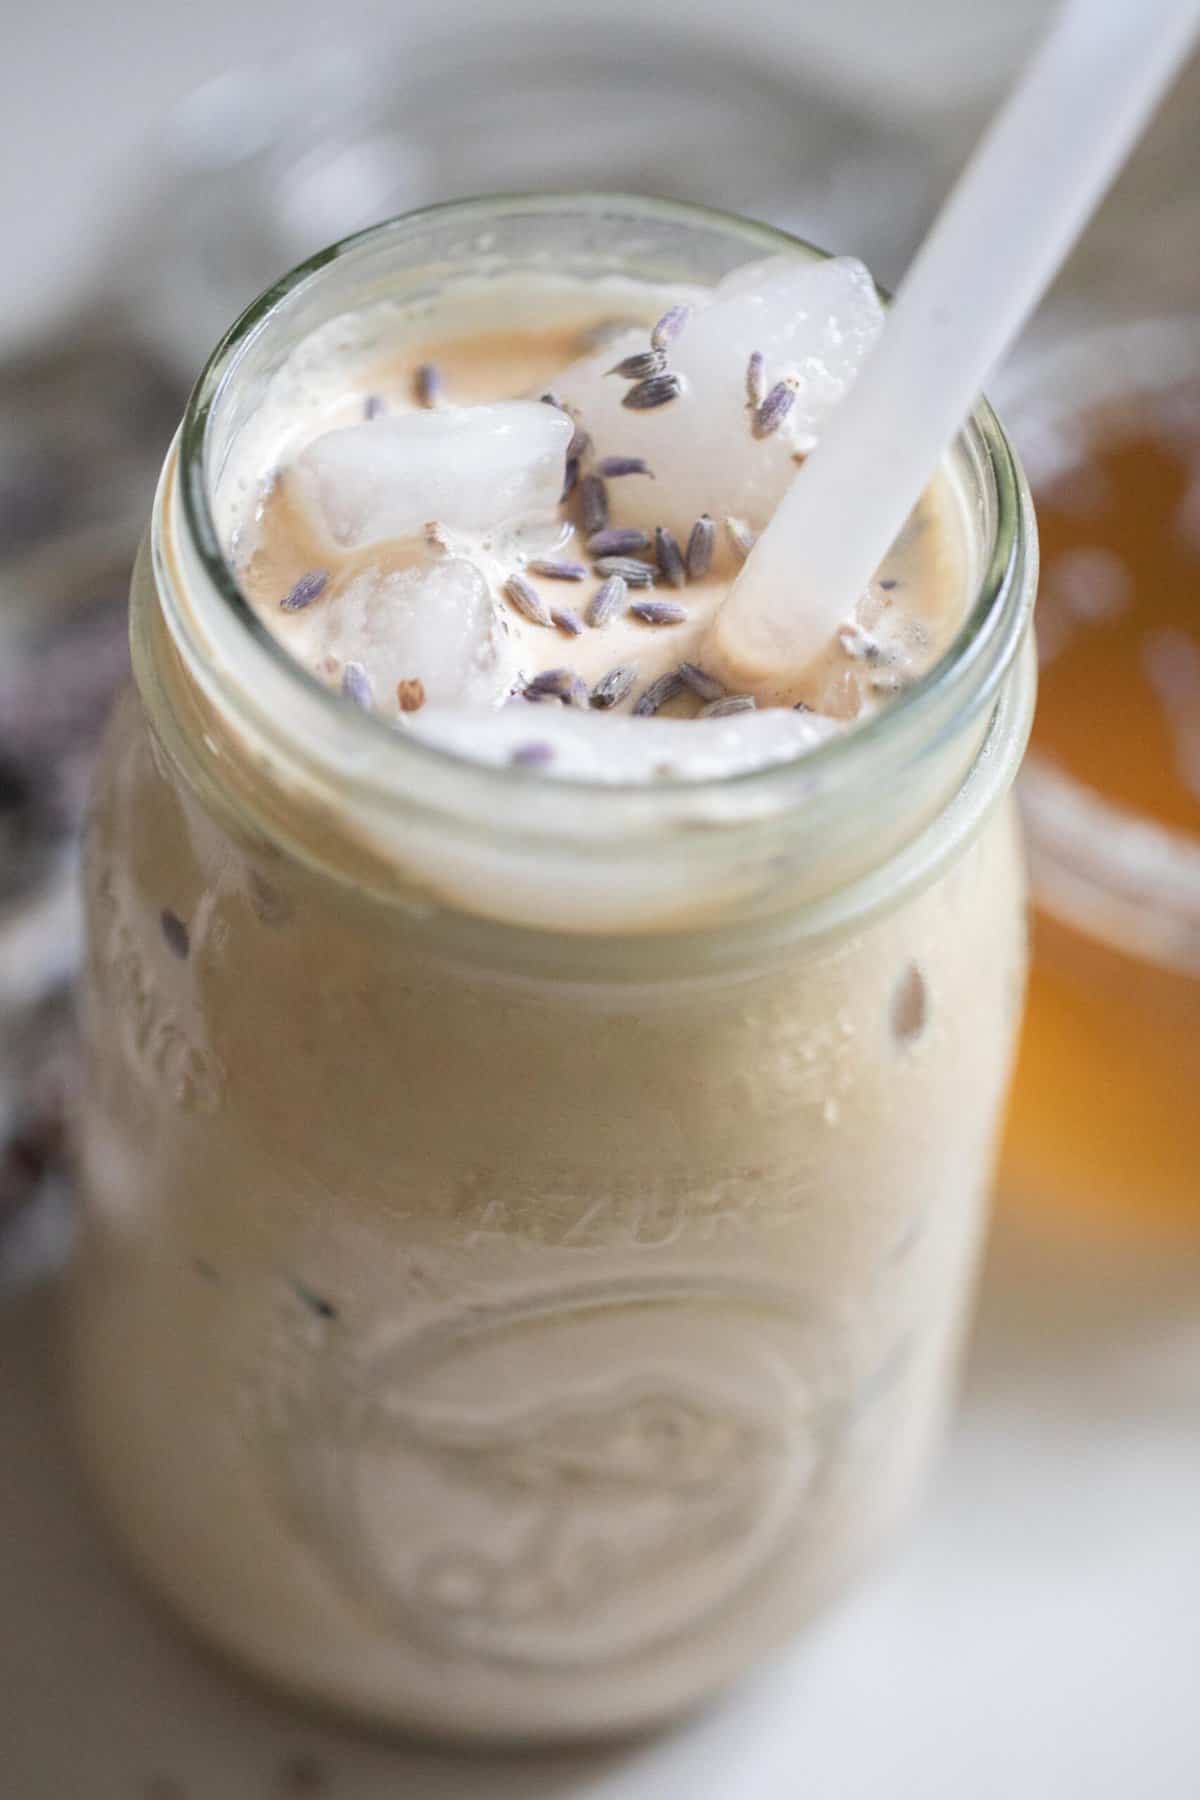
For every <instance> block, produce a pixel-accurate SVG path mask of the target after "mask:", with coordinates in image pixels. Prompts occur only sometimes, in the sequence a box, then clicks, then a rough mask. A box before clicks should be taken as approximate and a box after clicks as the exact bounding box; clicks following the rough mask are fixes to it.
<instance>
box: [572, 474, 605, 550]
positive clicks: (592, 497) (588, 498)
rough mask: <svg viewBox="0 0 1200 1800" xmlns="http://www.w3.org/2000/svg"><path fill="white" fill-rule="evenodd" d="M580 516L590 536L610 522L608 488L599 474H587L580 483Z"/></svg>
mask: <svg viewBox="0 0 1200 1800" xmlns="http://www.w3.org/2000/svg"><path fill="white" fill-rule="evenodd" d="M579 517H580V519H581V520H582V521H583V529H584V531H585V532H586V534H587V535H588V536H589V537H590V536H591V535H592V533H593V532H595V531H603V530H604V527H605V526H606V525H607V524H608V489H607V488H606V487H605V485H604V483H603V481H602V480H601V479H600V477H599V475H585V476H584V477H583V479H582V480H581V481H580V483H579Z"/></svg>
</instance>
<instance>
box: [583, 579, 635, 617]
mask: <svg viewBox="0 0 1200 1800" xmlns="http://www.w3.org/2000/svg"><path fill="white" fill-rule="evenodd" d="M628 603H629V586H628V583H627V582H626V581H625V579H624V577H623V576H620V575H610V576H609V577H608V580H607V581H605V582H604V583H603V584H602V585H601V586H600V587H598V588H597V589H596V592H595V593H594V594H593V595H592V598H591V603H590V605H589V606H588V609H587V622H588V624H589V625H595V626H599V625H607V624H608V622H609V620H610V619H615V618H616V616H617V614H618V613H623V612H624V611H625V608H626V606H627V605H628Z"/></svg>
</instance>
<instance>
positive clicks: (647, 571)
mask: <svg viewBox="0 0 1200 1800" xmlns="http://www.w3.org/2000/svg"><path fill="white" fill-rule="evenodd" d="M594 567H595V570H596V573H597V575H604V576H608V575H619V576H620V577H621V579H622V580H623V581H625V582H626V583H627V584H628V585H629V586H630V587H653V585H654V582H655V579H656V577H657V575H658V570H657V569H653V568H651V566H650V564H649V563H644V562H639V561H638V559H637V557H635V556H601V557H598V558H597V559H596V562H595V564H594Z"/></svg>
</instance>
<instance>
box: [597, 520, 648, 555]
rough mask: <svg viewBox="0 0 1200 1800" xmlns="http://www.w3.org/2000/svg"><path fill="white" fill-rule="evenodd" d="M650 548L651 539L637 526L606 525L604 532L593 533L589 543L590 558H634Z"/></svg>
mask: <svg viewBox="0 0 1200 1800" xmlns="http://www.w3.org/2000/svg"><path fill="white" fill-rule="evenodd" d="M649 548H650V539H649V538H648V537H647V536H646V533H645V532H644V531H639V529H638V527H637V526H636V525H606V526H605V528H604V530H603V531H593V532H592V534H591V536H590V537H589V538H588V541H587V551H588V555H589V556H633V555H635V554H636V552H637V551H639V550H648V549H649Z"/></svg>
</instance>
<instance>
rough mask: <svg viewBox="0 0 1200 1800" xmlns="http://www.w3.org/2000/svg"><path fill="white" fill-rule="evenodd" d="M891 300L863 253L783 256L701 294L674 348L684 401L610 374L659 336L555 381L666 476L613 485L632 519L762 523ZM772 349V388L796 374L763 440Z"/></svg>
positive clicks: (624, 520)
mask: <svg viewBox="0 0 1200 1800" xmlns="http://www.w3.org/2000/svg"><path fill="white" fill-rule="evenodd" d="M882 324H883V309H882V306H881V304H880V301H879V297H878V295H877V294H876V292H875V286H874V283H873V282H872V280H871V277H870V274H869V273H868V271H867V270H866V269H865V268H864V266H863V264H862V263H860V262H857V261H855V260H854V259H852V258H849V257H834V258H830V259H828V260H824V261H813V260H807V259H805V260H801V259H799V258H794V257H772V258H770V259H769V260H767V261H765V262H758V263H753V264H750V265H748V266H747V267H744V268H741V269H736V270H734V271H733V273H732V274H730V275H728V276H726V278H725V280H724V281H722V282H721V283H720V284H719V285H718V286H717V287H716V288H715V289H714V290H713V295H712V299H711V300H709V301H707V302H702V303H700V304H699V305H698V306H697V307H696V310H695V312H694V313H693V315H692V317H691V318H690V319H689V320H688V322H687V324H686V325H685V326H684V328H683V330H682V331H681V332H680V333H679V335H678V336H677V338H676V339H675V341H674V343H673V344H672V345H671V347H670V349H669V350H668V352H667V360H668V366H669V368H670V369H671V370H673V371H674V372H675V373H676V374H678V375H679V376H681V377H682V380H683V388H684V391H683V393H682V394H681V395H680V397H679V398H678V399H676V400H672V401H669V402H668V403H667V404H666V405H664V406H658V407H653V408H651V409H649V410H646V411H641V410H634V409H631V408H629V407H627V406H625V405H624V404H623V397H624V395H625V394H626V392H627V390H628V388H629V385H630V384H629V383H628V382H627V381H625V380H623V379H622V378H621V377H620V376H617V375H609V374H607V373H606V371H607V370H608V369H610V368H611V367H612V366H613V365H614V364H615V363H617V362H619V361H620V360H621V359H622V358H623V357H625V356H627V355H631V354H633V353H635V352H636V351H638V350H639V349H641V350H644V349H645V348H646V344H647V336H646V334H645V333H640V332H638V331H636V330H633V331H629V332H626V333H624V334H623V335H622V336H621V337H620V338H619V339H617V340H616V341H615V342H613V343H611V344H609V345H607V346H606V347H605V349H604V350H603V351H602V352H599V353H597V354H595V355H593V356H589V357H587V358H586V359H585V360H584V361H582V362H579V363H575V364H573V365H572V366H571V367H570V368H569V369H566V370H564V371H563V372H562V374H560V375H559V376H557V377H556V378H555V380H554V384H553V385H554V389H555V392H556V393H557V394H558V395H559V396H560V397H561V399H562V400H563V402H564V404H565V405H567V406H568V407H570V408H571V410H572V412H573V413H574V414H575V415H576V417H577V418H578V420H579V423H580V424H581V425H582V426H583V427H584V428H585V429H586V430H587V431H589V432H590V433H591V435H592V438H593V440H594V442H595V445H596V449H597V452H598V453H599V454H600V455H601V456H626V455H629V456H640V457H644V458H645V460H646V462H647V463H648V464H649V465H650V467H651V468H652V469H653V471H654V473H655V476H656V478H657V479H656V480H655V481H654V482H644V481H622V482H620V483H618V484H614V485H613V487H612V489H611V493H612V495H613V497H614V518H615V520H616V522H617V523H619V524H622V525H627V524H628V525H641V526H642V527H643V528H649V527H652V526H654V525H666V526H668V527H669V528H670V530H672V531H673V532H674V533H675V535H676V536H677V537H679V538H681V540H682V541H686V537H687V534H688V532H689V531H690V530H691V527H692V525H693V523H694V522H695V520H696V519H698V518H699V517H700V515H701V514H702V513H709V514H710V515H711V516H712V517H713V518H717V519H720V518H723V517H725V516H726V515H730V514H732V515H734V516H735V517H737V518H739V519H742V520H745V521H746V522H747V524H748V525H749V526H750V528H751V529H752V530H754V531H761V530H762V528H763V526H764V525H765V524H766V523H767V520H768V519H769V518H770V516H771V514H772V512H773V511H774V509H775V507H776V506H777V505H778V503H779V501H780V499H781V498H782V496H783V493H784V491H785V490H786V488H787V486H788V484H789V482H790V481H791V479H792V477H793V475H794V474H795V472H796V466H797V465H796V461H795V458H796V455H797V453H798V452H803V451H806V450H809V449H811V448H812V446H813V444H814V443H815V442H816V439H817V437H818V435H819V433H820V430H821V426H822V424H823V422H824V420H825V419H826V418H827V417H828V415H829V413H830V412H831V411H832V409H833V408H834V407H835V406H836V405H837V403H838V401H839V400H840V399H841V398H842V396H843V394H845V393H846V391H847V390H848V388H849V387H850V385H851V383H852V382H853V380H854V378H855V376H856V375H857V373H858V370H859V368H860V367H861V365H862V363H863V360H864V358H865V357H866V355H867V353H868V351H869V350H870V349H871V347H872V345H873V344H874V342H875V340H876V338H877V337H878V335H879V332H880V329H881V327H882ZM755 351H759V352H760V353H761V354H762V356H763V358H764V364H765V369H764V375H765V384H766V389H767V391H768V392H769V391H770V390H771V389H772V388H773V387H774V386H775V385H776V383H778V382H781V381H788V382H790V383H794V386H795V400H794V402H793V403H792V405H791V408H790V410H789V411H788V413H787V416H786V417H785V418H784V420H783V422H782V424H781V425H780V426H779V427H778V429H776V430H775V431H773V432H772V433H771V434H770V435H768V436H765V437H756V436H755V435H754V432H753V429H752V413H751V410H750V408H749V407H748V405H747V396H746V374H747V368H748V365H749V362H750V357H751V355H752V354H753V352H755Z"/></svg>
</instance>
